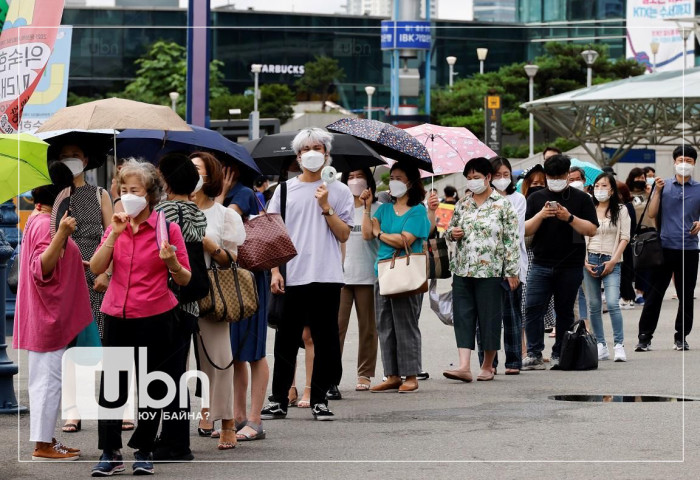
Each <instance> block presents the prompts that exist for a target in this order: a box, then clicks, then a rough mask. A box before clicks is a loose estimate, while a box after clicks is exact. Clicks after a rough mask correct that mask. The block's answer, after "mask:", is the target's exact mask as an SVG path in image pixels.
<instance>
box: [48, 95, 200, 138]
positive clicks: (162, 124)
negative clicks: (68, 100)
mask: <svg viewBox="0 0 700 480" xmlns="http://www.w3.org/2000/svg"><path fill="white" fill-rule="evenodd" d="M105 128H109V129H113V130H123V129H126V128H142V129H147V130H170V131H184V132H191V131H192V129H191V128H190V127H189V126H188V125H187V123H185V121H184V120H183V119H182V118H180V116H179V115H178V114H177V113H175V112H174V111H173V110H172V109H171V108H170V107H166V106H163V105H151V104H150V103H143V102H136V101H134V100H126V99H123V98H106V99H104V100H95V101H94V102H88V103H83V104H81V105H76V106H73V107H65V108H62V109H60V110H59V111H58V112H56V113H55V114H54V115H53V116H52V117H51V118H49V119H48V120H47V121H46V122H45V123H44V124H43V125H42V126H41V128H39V129H38V130H37V132H38V133H40V132H47V131H51V130H63V129H69V130H73V129H83V130H95V129H105Z"/></svg>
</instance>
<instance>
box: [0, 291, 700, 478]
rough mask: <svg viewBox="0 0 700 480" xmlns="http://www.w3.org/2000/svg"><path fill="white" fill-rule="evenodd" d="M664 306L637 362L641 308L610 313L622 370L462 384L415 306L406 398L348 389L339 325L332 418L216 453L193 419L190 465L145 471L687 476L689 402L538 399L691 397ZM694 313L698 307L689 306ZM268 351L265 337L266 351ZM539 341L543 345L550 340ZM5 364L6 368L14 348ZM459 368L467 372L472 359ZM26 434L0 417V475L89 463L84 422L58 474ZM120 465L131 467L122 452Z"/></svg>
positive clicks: (74, 471)
mask: <svg viewBox="0 0 700 480" xmlns="http://www.w3.org/2000/svg"><path fill="white" fill-rule="evenodd" d="M677 305H678V302H677V300H673V299H671V298H670V292H669V296H667V300H666V301H665V302H664V307H663V310H662V314H661V320H660V322H659V329H658V331H657V335H656V337H655V339H654V341H653V343H652V346H653V348H654V350H653V351H651V352H647V353H635V352H634V351H633V349H634V345H635V343H636V325H637V320H638V319H639V314H640V312H641V308H636V309H635V310H624V311H623V316H624V325H625V334H626V337H627V341H626V347H627V355H628V362H626V363H614V362H612V361H607V362H601V363H600V367H599V369H598V370H596V371H589V372H562V371H534V372H523V373H522V374H521V375H519V376H509V377H506V376H504V375H502V374H499V375H498V376H497V377H496V379H495V381H493V382H474V383H471V384H463V383H458V382H455V381H451V380H447V379H444V378H443V377H442V375H441V372H442V370H444V369H446V368H448V367H449V365H450V363H452V362H456V359H457V353H456V346H455V341H454V333H453V330H452V328H450V327H446V326H444V325H442V324H441V323H440V322H439V320H437V318H436V317H435V315H434V314H433V313H432V312H431V311H430V309H429V307H428V304H427V300H426V303H425V305H424V310H423V315H422V318H421V329H422V333H423V364H424V367H425V369H426V370H428V371H429V372H430V374H431V378H430V379H429V380H426V381H422V382H421V383H420V389H419V390H418V392H416V393H413V394H406V395H399V394H397V393H383V394H373V393H368V392H355V391H354V383H355V375H354V372H355V355H356V345H357V326H356V323H355V324H353V323H352V322H351V327H350V330H349V332H348V338H347V343H346V347H345V352H346V353H345V358H344V361H343V367H344V371H345V375H344V378H343V382H342V384H341V391H342V392H343V395H344V399H343V400H341V401H335V402H331V404H330V406H331V409H332V410H333V411H334V412H335V414H336V416H337V419H336V420H335V421H334V422H315V421H313V419H312V418H313V417H312V416H311V413H310V411H309V410H308V409H297V408H290V410H289V414H288V417H287V419H286V420H275V421H267V422H265V425H264V426H265V430H266V431H267V438H266V439H265V440H262V441H257V442H248V443H242V444H239V447H238V448H236V449H235V450H231V451H223V452H221V451H218V450H216V440H212V439H206V438H201V437H198V436H197V434H196V430H195V426H196V425H195V423H194V422H193V423H192V450H193V452H194V454H195V456H196V461H195V462H191V463H186V464H184V463H181V464H157V465H156V475H158V477H160V478H168V479H170V478H172V479H190V478H198V479H218V478H237V479H247V478H284V479H296V478H300V479H301V478H304V479H307V478H314V477H323V478H330V479H336V478H337V479H353V480H355V479H357V478H358V477H362V478H364V479H374V478H380V479H382V480H385V479H389V478H402V479H407V478H410V479H413V478H416V479H418V478H433V479H438V478H439V479H442V478H482V477H485V476H488V477H489V478H494V479H501V478H504V479H505V478H508V479H509V478H513V479H515V478H517V479H525V478H557V479H561V478H566V479H567V480H574V479H587V480H588V479H591V478H607V479H609V478H620V479H626V478H635V479H647V478H648V479H652V478H653V479H656V478H668V477H671V476H673V477H678V478H697V475H698V474H697V471H698V470H699V469H700V453H699V452H700V434H699V432H700V415H699V413H700V403H699V402H664V403H620V402H612V403H574V402H561V401H554V400H551V399H550V398H549V396H551V395H561V394H600V395H613V394H628V395H641V394H649V395H675V396H681V395H685V396H686V397H692V398H696V399H699V400H700V362H699V361H698V360H700V340H697V338H700V337H699V336H698V335H697V333H695V332H693V333H692V334H691V335H690V336H689V337H688V342H689V343H690V346H691V350H690V351H688V352H676V351H673V350H672V343H673V342H672V339H673V321H674V318H675V312H676V308H677ZM697 306H698V300H696V302H695V307H696V310H697ZM604 322H605V326H606V337H608V338H612V332H611V328H610V321H609V318H607V316H606V318H605V319H604ZM694 339H695V340H694ZM272 341H273V336H272V335H270V338H269V349H268V351H269V352H271V351H272ZM8 343H9V338H8ZM546 343H547V348H548V349H549V348H550V347H551V343H552V340H551V339H549V338H548V339H547V342H546ZM547 352H549V350H547ZM10 354H11V356H12V357H13V359H15V360H17V359H16V352H14V351H10ZM501 355H502V353H501ZM269 359H270V362H272V357H269ZM300 359H301V357H300ZM20 362H21V365H20V366H21V376H19V377H15V378H16V380H17V383H18V391H19V399H20V402H21V403H22V404H25V405H26V404H27V403H28V398H27V390H26V374H27V373H26V356H25V355H24V354H23V355H22V356H21V358H20ZM472 362H473V367H472V369H473V372H474V374H475V375H476V373H477V367H476V365H477V360H476V357H475V356H474V358H473V359H472ZM299 364H303V361H302V362H299ZM378 374H381V365H378ZM300 375H301V378H302V379H303V373H300ZM28 429H29V417H28V416H26V415H22V416H21V417H20V418H19V419H18V418H17V416H16V415H6V416H0V435H2V436H1V438H2V442H1V443H0V459H2V463H1V464H0V479H3V480H4V479H16V478H37V479H44V478H46V479H49V478H52V479H55V478H87V477H88V476H89V474H90V468H91V466H92V465H93V464H94V463H95V460H96V459H97V458H98V457H99V453H100V452H99V451H98V450H97V424H96V422H94V421H84V422H83V430H82V431H81V432H80V433H77V434H58V435H59V438H60V439H61V440H62V441H64V443H66V444H68V445H70V446H74V447H79V448H81V450H82V457H81V461H80V462H68V463H61V464H57V463H51V464H46V463H43V464H42V463H37V462H32V461H31V452H32V448H33V445H32V444H31V443H30V442H29V440H28ZM57 432H58V429H57ZM124 439H125V442H126V440H127V439H128V437H127V435H126V434H125V435H124ZM125 459H126V460H131V459H132V455H131V451H130V449H126V451H125ZM126 474H130V465H127V472H126Z"/></svg>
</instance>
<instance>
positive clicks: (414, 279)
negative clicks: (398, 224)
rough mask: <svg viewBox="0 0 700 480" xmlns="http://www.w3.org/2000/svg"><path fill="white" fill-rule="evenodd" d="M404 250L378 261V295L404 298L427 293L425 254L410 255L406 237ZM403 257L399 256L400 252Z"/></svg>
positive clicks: (426, 261)
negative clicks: (402, 252)
mask: <svg viewBox="0 0 700 480" xmlns="http://www.w3.org/2000/svg"><path fill="white" fill-rule="evenodd" d="M401 238H402V239H403V245H404V248H403V249H401V248H397V249H396V251H394V254H393V255H392V257H391V258H389V259H386V260H381V261H379V264H378V267H379V268H378V270H379V294H380V295H384V296H387V297H406V296H409V295H414V294H416V293H425V292H427V291H428V257H427V255H426V254H425V252H422V253H412V252H411V247H410V246H409V245H408V240H407V239H406V236H405V235H403V234H401ZM402 250H403V251H404V252H405V254H404V255H400V253H401V251H402Z"/></svg>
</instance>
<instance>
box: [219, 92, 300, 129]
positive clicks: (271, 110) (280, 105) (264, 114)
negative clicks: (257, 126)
mask: <svg viewBox="0 0 700 480" xmlns="http://www.w3.org/2000/svg"><path fill="white" fill-rule="evenodd" d="M253 100H254V99H253V96H252V95H240V94H239V95H231V94H225V95H219V96H218V97H215V98H212V99H211V101H210V102H209V110H210V115H211V118H213V119H227V118H229V114H228V111H229V109H231V108H240V109H241V118H247V117H248V115H249V114H250V112H252V111H253ZM293 103H294V92H292V90H291V89H290V88H289V87H288V86H287V85H282V84H278V83H271V84H265V85H261V86H260V102H259V105H258V108H259V109H260V117H261V118H279V119H280V122H282V123H284V122H286V121H287V120H289V119H290V118H292V115H294V109H293V108H292V104H293Z"/></svg>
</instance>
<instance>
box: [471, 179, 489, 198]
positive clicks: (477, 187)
mask: <svg viewBox="0 0 700 480" xmlns="http://www.w3.org/2000/svg"><path fill="white" fill-rule="evenodd" d="M467 190H469V191H471V192H472V193H473V194H474V195H479V194H480V193H484V191H485V190H486V185H485V184H484V179H483V178H477V179H474V180H467Z"/></svg>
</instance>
